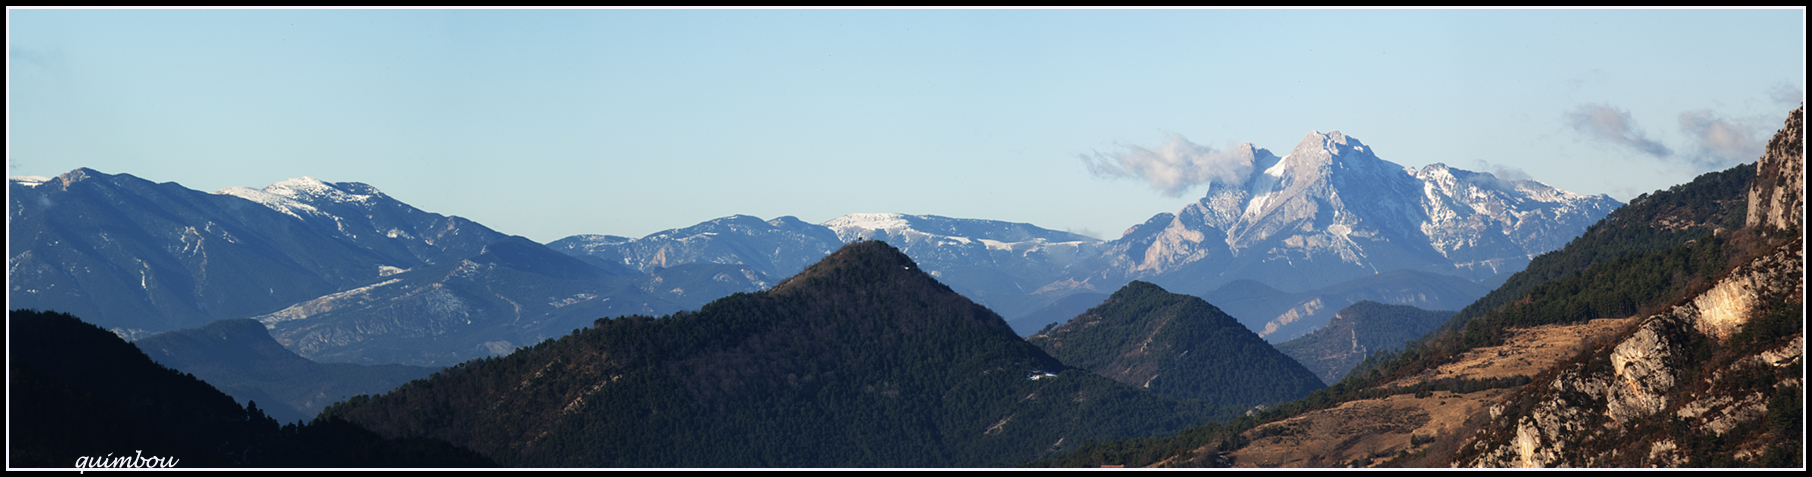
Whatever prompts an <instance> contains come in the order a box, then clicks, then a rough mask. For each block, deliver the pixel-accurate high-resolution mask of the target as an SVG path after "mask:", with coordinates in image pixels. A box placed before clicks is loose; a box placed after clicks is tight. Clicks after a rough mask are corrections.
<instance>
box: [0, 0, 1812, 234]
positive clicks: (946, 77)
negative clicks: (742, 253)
mask: <svg viewBox="0 0 1812 477" xmlns="http://www.w3.org/2000/svg"><path fill="white" fill-rule="evenodd" d="M7 43H8V45H7V58H8V59H7V86H8V91H7V174H8V175H40V176H55V175H57V174H61V173H64V172H67V171H69V170H71V169H75V168H77V167H91V168H94V169H97V170H100V171H102V172H107V173H129V174H132V175H135V176H138V177H142V178H145V179H149V180H153V181H157V182H169V181H174V182H177V183H181V184H183V185H184V186H187V187H190V188H194V189H200V190H206V191H214V190H219V189H223V188H226V187H230V186H250V187H263V186H265V185H268V184H270V183H272V182H276V181H279V180H283V179H286V178H290V177H298V176H313V177H316V178H319V179H322V180H327V181H357V182H365V183H368V184H371V185H373V186H376V187H378V188H379V189H381V190H383V191H385V192H386V193H388V194H390V195H391V196H394V197H396V198H398V199H401V200H403V201H405V202H408V203H410V204H413V205H415V206H417V207H421V208H423V209H425V210H429V211H433V212H438V213H443V214H452V215H460V216H464V217H467V218H470V219H473V220H477V221H479V222H481V223H484V224H486V225H489V226H491V227H493V228H496V229H498V230H500V231H503V232H505V233H511V234H520V235H524V236H527V237H529V238H531V239H534V240H537V241H542V242H548V241H552V240H556V239H559V238H561V237H565V236H568V235H572V234H580V233H600V234H614V235H626V236H634V237H639V236H642V235H645V234H648V233H652V232H655V231H659V230H662V229H667V228H674V227H683V226H688V225H691V224H694V223H697V222H700V221H704V220H709V219H712V218H716V217H722V216H726V215H732V214H748V215H755V216H759V217H762V218H774V217H777V216H782V215H792V216H796V217H799V218H800V219H803V220H806V221H809V222H822V221H825V220H828V219H831V218H834V217H837V216H841V215H844V214H848V213H855V212H903V213H912V214H935V215H945V216H952V217H966V218H985V219H997V220H1008V221H1015V222H1029V223H1033V224H1036V225H1039V226H1043V227H1047V228H1053V229H1059V230H1066V229H1067V230H1072V231H1080V232H1087V233H1091V234H1094V235H1096V236H1099V237H1102V238H1109V239H1111V238H1115V237H1118V236H1119V234H1120V232H1121V231H1122V230H1124V229H1125V228H1126V227H1129V226H1132V225H1134V224H1137V223H1140V222H1142V221H1144V220H1145V219H1146V218H1148V217H1150V216H1151V215H1152V214H1156V213H1159V212H1175V211H1176V210H1177V209H1179V208H1180V207H1182V206H1183V205H1185V204H1187V203H1188V202H1190V201H1193V200H1194V199H1196V198H1198V197H1199V196H1200V195H1201V193H1202V191H1203V190H1204V189H1203V188H1201V187H1196V188H1193V189H1189V190H1188V191H1186V192H1185V193H1184V194H1183V195H1182V196H1180V197H1169V196H1166V195H1164V194H1162V193H1160V192H1159V191H1156V190H1154V189H1153V188H1152V187H1150V186H1149V185H1147V183H1146V182H1145V181H1143V180H1139V179H1135V178H1108V177H1098V176H1095V175H1092V174H1091V173H1090V172H1089V169H1088V168H1087V167H1085V165H1084V162H1083V161H1082V159H1081V158H1082V156H1085V155H1088V156H1095V155H1096V154H1103V155H1104V156H1099V157H1108V156H1112V155H1114V154H1116V153H1120V152H1124V151H1127V150H1128V146H1140V147H1147V148H1155V147H1157V146H1158V145H1160V144H1161V143H1163V142H1164V141H1165V140H1166V138H1167V137H1168V135H1169V134H1172V133H1174V134H1180V135H1182V136H1184V137H1187V138H1188V140H1190V141H1192V142H1194V143H1197V144H1200V145H1203V146H1209V147H1213V148H1216V149H1225V148H1228V147H1230V146H1232V145H1234V144H1237V143H1240V142H1252V143H1254V144H1255V145H1257V146H1259V147H1263V148H1267V149H1270V150H1272V151H1273V152H1275V153H1277V154H1279V155H1281V154H1284V153H1286V152H1288V151H1289V149H1290V148H1291V147H1292V146H1294V145H1295V144H1296V143H1297V141H1299V140H1300V139H1301V138H1302V137H1303V136H1304V135H1305V134H1307V133H1308V132H1309V131H1311V130H1320V131H1328V130H1340V131H1342V132H1345V133H1347V134H1348V135H1350V136H1353V137H1356V138H1359V139H1360V140H1362V141H1365V142H1366V143H1367V144H1369V145H1371V146H1372V147H1373V150H1374V151H1375V152H1376V153H1377V154H1378V156H1379V157H1382V158H1384V159H1386V160H1390V161H1392V162H1396V163H1398V164H1401V165H1404V166H1411V167H1421V166H1424V165H1427V164H1430V163H1434V162H1445V163H1447V164H1449V165H1452V166H1454V167H1459V168H1464V169H1471V170H1485V171H1490V170H1494V169H1496V170H1502V171H1509V172H1513V173H1514V172H1516V171H1520V172H1522V173H1526V174H1527V175H1528V176H1530V177H1532V178H1534V179H1536V180H1540V181H1543V182H1546V183H1548V184H1550V185H1554V186H1556V187H1560V188H1563V189H1567V190H1571V191H1574V192H1580V193H1588V194H1597V193H1608V194H1610V195H1611V196H1613V197H1615V198H1617V199H1619V200H1625V201H1627V200H1628V199H1629V198H1631V197H1633V196H1635V195H1636V194H1639V193H1642V192H1647V191H1651V190H1654V189H1658V188H1664V187H1667V186H1670V185H1673V184H1677V183H1680V182H1684V181H1687V180H1689V179H1691V178H1692V177H1693V176H1694V175H1697V174H1699V173H1702V172H1705V171H1707V170H1712V169H1722V168H1724V167H1728V166H1729V165H1733V164H1735V163H1737V162H1746V161H1753V160H1754V157H1753V156H1748V157H1742V156H1745V155H1748V154H1751V153H1752V152H1754V151H1757V150H1759V149H1758V148H1759V146H1760V144H1761V143H1762V142H1764V141H1766V139H1767V138H1768V137H1769V136H1770V135H1772V134H1773V132H1774V131H1775V129H1777V128H1779V127H1780V124H1781V121H1782V119H1783V118H1784V117H1785V114H1786V112H1787V111H1788V110H1790V109H1792V108H1793V107H1795V106H1796V105H1797V104H1798V103H1799V102H1800V101H1803V97H1804V93H1803V91H1804V89H1805V68H1806V64H1805V48H1804V45H1805V11H1804V10H1803V9H1792V10H1639V11H1630V10H1562V11H1529V10H1522V11H1490V10H1445V11H1420V10H1331V11H1319V10H1308V11H1301V10H1283V11H1277V10H1263V11H1260V10H1190V11H1175V10H1142V11H1118V10H1056V11H1021V10H1011V11H975V10H964V11H893V10H844V11H802V10H767V11H748V10H736V11H642V10H637V11H621V10H586V11H570V10H534V11H510V10H455V11H438V10H352V11H345V10H308V11H291V10H249V11H248V10H201V11H197V10H125V11H117V10H16V9H11V10H8V17H7Z"/></svg>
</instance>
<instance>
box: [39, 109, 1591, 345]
mask: <svg viewBox="0 0 1812 477" xmlns="http://www.w3.org/2000/svg"><path fill="white" fill-rule="evenodd" d="M1239 151H1240V152H1241V154H1242V157H1244V158H1245V162H1244V163H1242V164H1241V165H1239V167H1236V168H1235V169H1236V170H1237V171H1244V175H1243V176H1242V178H1241V179H1239V180H1228V181H1222V182H1215V183H1212V184H1210V185H1209V190H1208V193H1207V195H1206V196H1205V197H1204V198H1202V199H1201V200H1200V201H1198V202H1196V203H1193V204H1190V205H1189V206H1187V207H1185V208H1183V210H1181V211H1179V212H1178V213H1175V214H1169V213H1164V214H1158V215H1156V216H1154V217H1153V218H1152V219H1151V220H1148V221H1147V222H1146V223H1144V224H1141V225H1137V226H1134V227H1132V228H1130V229H1128V230H1127V232H1126V233H1125V234H1124V235H1123V236H1122V237H1120V238H1119V239H1116V240H1113V241H1102V240H1098V239H1094V238H1091V237H1087V236H1082V235H1078V234H1073V233H1068V232H1060V231H1054V230H1049V229H1044V228H1040V227H1037V226H1033V225H1030V224H1023V223H1013V222H1004V221H995V220H978V219H957V218H949V217H941V216H933V215H906V214H852V215H848V216H844V217H839V218H835V219H832V220H830V221H827V222H825V223H823V224H810V223H806V222H803V221H800V220H798V219H795V218H792V217H781V218H777V219H773V220H766V221H764V220H761V219H758V218H754V217H749V216H730V217H725V218H722V219H716V220H711V221H707V222H704V223H700V224H697V225H694V226H691V227H685V228H679V229H672V230H667V231H662V232H657V233H655V234H650V235H649V236H646V237H642V238H633V239H632V238H626V237H615V236H603V235H578V236H572V237H567V238H564V239H561V240H557V241H554V242H552V243H550V244H548V245H547V246H545V247H542V246H540V245H539V244H534V243H533V242H530V241H528V240H525V239H521V238H511V237H510V236H508V235H506V234H503V233H501V232H497V231H494V230H491V229H489V228H486V227H484V226H483V225H480V224H477V223H473V222H471V221H469V220H465V219H462V218H459V217H452V216H443V215H439V214H434V213H429V212H425V211H421V210H419V209H416V208H414V207H411V206H409V205H407V204H405V203H403V202H401V201H398V200H396V199H394V198H391V197H390V196H388V195H385V194H384V193H383V192H381V191H379V190H378V189H376V188H375V187H372V186H370V185H366V184H361V183H356V182H333V183H329V182H322V181H319V180H315V179H312V178H306V177H305V178H299V179H291V180H287V181H282V182H279V183H276V184H272V185H270V186H268V187H265V188H263V189H251V188H245V187H234V188H228V189H225V190H221V191H217V192H214V193H205V192H199V191H194V190H190V189H187V188H184V187H182V186H181V185H179V184H175V183H162V184H158V183H152V182H150V181H145V180H143V179H139V178H136V177H133V176H130V175H126V174H117V175H110V174H104V173H100V172H98V171H93V170H90V169H78V170H76V171H71V172H70V173H67V174H63V175H61V176H58V177H56V178H42V177H15V178H11V179H10V180H9V181H8V188H9V195H8V197H9V203H10V205H11V207H10V209H9V212H10V214H9V215H10V216H9V219H10V220H9V228H8V232H9V240H10V242H11V245H12V247H11V248H10V249H9V268H8V296H9V299H10V300H11V302H12V306H14V307H18V308H37V309H54V310H66V311H69V312H71V313H75V314H78V315H80V316H83V317H85V319H90V320H94V322H95V323H97V324H100V325H102V326H103V327H106V328H108V329H111V330H114V331H115V332H118V333H121V334H122V335H123V336H128V337H142V336H146V335H148V334H151V333H156V332H162V331H169V330H175V329H182V328H192V327H197V326H201V325H203V324H206V323H209V322H212V321H216V320H220V319H234V318H255V319H257V320H259V321H260V322H263V323H265V325H266V326H267V327H270V328H271V329H272V330H273V333H274V334H275V336H276V338H277V339H278V341H279V342H280V343H282V344H283V345H284V346H285V347H288V348H290V349H292V350H295V351H297V352H298V353H300V354H302V355H303V356H305V357H309V358H311V359H318V360H325V361H343V362H358V363H365V364H381V363H404V364H412V365H424V366H446V365H451V364H454V363H458V362H461V361H463V360H466V359H470V358H473V357H479V356H494V355H498V354H503V353H507V352H509V351H510V350H511V349H514V348H515V347H519V346H522V345H525V344H528V343H533V342H537V341H540V340H542V339H545V338H549V337H554V336H560V335H562V334H565V333H566V332H568V331H571V330H572V329H573V328H577V327H582V326H585V324H586V323H589V320H590V319H592V318H596V317H598V316H614V315H620V314H628V313H643V314H661V313H668V312H672V311H676V310H683V309H694V308H696V307H698V306H701V305H703V304H705V303H707V302H709V301H711V300H713V299H716V298H718V297H722V296H725V295H729V294H732V293H737V292H753V291H759V290H763V289H766V288H769V287H771V286H773V284H775V283H777V282H778V279H779V277H786V276H789V275H790V274H792V273H796V272H798V271H799V270H802V269H803V268H804V267H805V266H806V265H807V264H810V263H813V262H814V261H815V260H817V259H819V258H822V257H823V256H825V254H827V253H829V252H830V251H831V250H835V249H836V248H837V247H839V246H841V244H843V243H847V242H850V241H853V240H856V239H858V238H870V239H877V240H885V241H887V242H889V243H891V244H896V245H897V246H899V247H900V249H901V250H903V251H904V252H905V253H907V254H908V255H909V256H912V257H914V258H915V260H917V261H918V262H919V263H922V264H923V266H924V267H925V269H926V270H927V271H928V272H929V273H931V274H932V276H934V277H937V279H938V280H940V281H942V282H944V283H946V284H948V285H949V286H951V287H952V288H953V289H955V290H956V291H958V292H959V293H962V294H963V295H965V296H968V297H970V298H971V299H974V300H976V301H977V302H979V303H981V304H983V305H986V306H989V307H990V308H992V309H995V310H997V311H998V312H999V313H1001V314H1002V315H1003V316H1006V317H1008V318H1009V319H1010V321H1011V322H1013V323H1015V326H1016V329H1017V330H1018V331H1019V332H1020V333H1021V334H1022V335H1025V334H1031V333H1032V332H1034V331H1036V330H1037V329H1038V328H1039V327H1042V326H1043V325H1045V324H1048V323H1051V322H1058V321H1063V320H1065V319H1067V316H1062V315H1058V316H1056V317H1054V318H1038V319H1034V320H1030V321H1021V320H1017V319H1018V318H1024V317H1027V316H1030V315H1032V314H1033V313H1035V312H1038V311H1039V310H1041V309H1043V308H1045V307H1047V306H1051V305H1052V304H1055V303H1058V302H1060V301H1063V300H1064V299H1065V297H1068V296H1070V295H1074V294H1079V293H1094V294H1103V295H1104V294H1106V293H1107V292H1110V291H1112V290H1116V289H1118V288H1120V287H1122V286H1124V285H1125V284H1126V283H1129V282H1130V281H1132V280H1142V281H1148V282H1150V283H1154V284H1158V285H1160V286H1163V287H1165V288H1167V289H1173V290H1179V291H1182V292H1185V293H1193V294H1197V295H1198V296H1204V297H1209V298H1211V301H1213V302H1215V303H1221V302H1220V301H1219V300H1220V298H1219V297H1216V296H1215V295H1214V292H1215V290H1218V289H1220V288H1222V287H1226V286H1233V285H1235V284H1236V282H1238V283H1243V285H1238V286H1240V287H1245V288H1269V289H1272V290H1274V291H1277V292H1279V293H1270V294H1272V295H1278V296H1280V297H1284V298H1285V300H1284V301H1288V302H1290V303H1289V305H1290V306H1288V307H1283V308H1279V307H1278V306H1273V305H1274V304H1271V303H1267V304H1266V305H1264V306H1239V305H1237V304H1232V303H1229V304H1225V305H1223V308H1224V309H1226V310H1228V312H1229V313H1230V314H1232V315H1233V316H1234V317H1236V318H1238V319H1239V320H1240V321H1241V322H1242V323H1245V324H1246V325H1247V326H1248V327H1250V328H1252V329H1253V330H1254V331H1257V332H1259V333H1260V334H1261V336H1264V337H1265V338H1266V339H1267V340H1271V341H1273V342H1281V341H1282V340H1287V339H1289V338H1292V337H1295V336H1300V335H1301V334H1303V333H1306V332H1308V331H1310V330H1312V329H1315V328H1316V327H1318V326H1320V325H1321V324H1322V323H1325V322H1326V320H1327V319H1328V318H1330V317H1331V315H1332V312H1333V311H1334V310H1338V309H1339V308H1341V307H1342V306H1344V305H1345V304H1350V303H1352V302H1355V301H1358V300H1363V299H1369V300H1375V301H1380V302H1386V303H1400V304H1414V305H1417V306H1424V307H1434V308H1443V307H1444V308H1455V307H1457V306H1458V305H1456V304H1457V303H1464V302H1466V301H1468V300H1470V299H1471V298H1474V295H1477V294H1479V293H1482V292H1481V291H1480V290H1482V289H1483V288H1484V286H1481V285H1478V283H1480V282H1483V283H1491V282H1492V281H1493V280H1499V279H1501V277H1502V276H1503V275H1504V273H1505V272H1512V271H1515V270H1518V269H1520V268H1521V267H1522V266H1524V264H1526V263H1527V261H1528V258H1529V257H1531V256H1534V255H1535V254H1538V253H1541V252H1543V251H1546V250H1548V249H1551V248H1552V247H1557V246H1559V245H1560V244H1562V243H1565V241H1566V240H1567V239H1569V238H1571V237H1572V236H1574V235H1576V234H1577V233H1579V231H1581V230H1583V229H1584V227H1585V225H1586V224H1589V223H1590V222H1592V221H1593V220H1596V219H1597V217H1600V216H1602V215H1603V214H1605V213H1606V212H1608V211H1609V210H1610V209H1611V208H1612V207H1614V206H1616V201H1614V200H1611V199H1610V198H1608V197H1605V196H1582V195H1578V194H1572V193H1568V192H1565V191H1560V190H1556V189H1553V188H1550V187H1547V186H1545V185H1542V184H1540V183H1538V182H1534V181H1526V180H1524V181H1513V180H1503V179H1498V178H1496V177H1495V176H1492V175H1491V174H1486V173H1475V172H1468V171H1463V170H1460V169H1455V168H1451V167H1448V166H1445V165H1441V164H1435V165H1431V166H1428V167H1424V168H1421V169H1413V168H1404V167H1400V166H1397V165H1395V164H1393V163H1390V162H1388V161H1384V160H1382V159H1379V158H1378V157H1377V156H1376V155H1375V154H1374V152H1373V149H1372V148H1371V147H1370V146H1367V145H1365V144H1364V143H1362V142H1360V141H1359V140H1357V139H1355V138H1352V137H1350V136H1346V135H1344V134H1341V133H1339V132H1330V133H1326V134H1322V133H1311V134H1309V135H1308V136H1306V137H1305V138H1304V140H1303V141H1302V142H1301V143H1300V144H1298V145H1297V146H1296V147H1295V148H1294V149H1293V150H1292V151H1291V152H1290V153H1289V154H1286V155H1284V156H1282V157H1278V156H1275V155H1273V154H1271V153H1270V152H1269V151H1267V150H1265V149H1261V148H1256V147H1252V146H1250V145H1246V146H1242V147H1241V148H1240V149H1239ZM541 249H551V250H555V251H558V252H561V253H563V254H565V255H567V256H569V257H571V258H572V259H573V260H563V259H560V258H559V257H555V256H552V255H550V254H546V253H542V252H541V251H540V250H541ZM1405 274H1409V275H1405ZM1412 276H1413V277H1414V279H1413V280H1405V279H1406V278H1409V277H1412ZM1329 287H1333V288H1334V289H1340V290H1346V291H1333V290H1332V289H1330V288H1329ZM259 288H263V290H259ZM1358 289H1366V290H1373V291H1370V292H1364V293H1358V294H1354V293H1353V292H1352V290H1358ZM1386 289H1388V291H1387V290H1386ZM1267 293H1268V292H1267ZM1072 301H1074V300H1072ZM1279 303H1281V302H1279ZM1044 320H1048V321H1044ZM1038 321H1043V322H1038Z"/></svg>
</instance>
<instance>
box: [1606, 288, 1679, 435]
mask: <svg viewBox="0 0 1812 477" xmlns="http://www.w3.org/2000/svg"><path fill="white" fill-rule="evenodd" d="M1692 316H1693V313H1692V310H1690V309H1687V308H1686V307H1675V308H1674V309H1673V310H1672V311H1670V312H1668V313H1663V314H1660V315H1655V316H1653V317H1650V318H1649V319H1648V321H1645V322H1643V323H1642V327H1641V328H1637V329H1636V333H1635V334H1633V335H1631V336H1630V337H1629V339H1625V340H1623V342H1622V343H1618V344H1617V348H1616V349H1615V350H1613V351H1611V369H1612V375H1611V376H1610V377H1609V378H1610V379H1609V381H1610V382H1611V385H1610V386H1609V388H1608V389H1607V391H1609V392H1608V393H1606V396H1605V397H1606V399H1605V401H1606V402H1605V405H1606V406H1605V407H1606V409H1605V414H1606V415H1607V416H1609V417H1610V418H1611V420H1613V421H1616V422H1617V423H1618V424H1624V423H1628V422H1630V421H1633V420H1636V419H1640V418H1643V417H1648V415H1650V414H1654V413H1656V412H1660V411H1661V409H1663V408H1666V407H1667V391H1668V390H1669V389H1672V388H1673V387H1674V368H1675V367H1676V366H1677V365H1678V364H1679V363H1678V358H1677V356H1678V355H1679V354H1680V351H1681V350H1680V345H1679V343H1677V342H1675V341H1674V340H1672V339H1670V338H1669V337H1670V336H1672V335H1676V334H1677V333H1678V332H1679V329H1680V328H1682V324H1683V323H1684V322H1686V321H1688V320H1690V319H1691V318H1692Z"/></svg>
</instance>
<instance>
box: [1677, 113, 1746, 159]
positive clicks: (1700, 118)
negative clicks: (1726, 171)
mask: <svg viewBox="0 0 1812 477" xmlns="http://www.w3.org/2000/svg"><path fill="white" fill-rule="evenodd" d="M1680 131H1681V132H1684V133H1686V135H1687V137H1689V138H1691V139H1692V141H1693V142H1694V143H1695V145H1696V146H1697V148H1696V149H1697V150H1696V151H1694V153H1693V154H1691V155H1689V156H1688V159H1689V160H1691V161H1693V162H1695V163H1697V164H1698V165H1700V166H1703V167H1705V168H1717V167H1722V166H1726V165H1729V164H1735V163H1739V162H1747V161H1753V160H1755V158H1757V157H1760V156H1761V155H1762V147H1763V146H1764V145H1765V143H1764V140H1763V139H1761V138H1759V137H1758V136H1760V135H1759V134H1758V133H1759V132H1762V131H1761V130H1759V129H1758V128H1756V127H1754V126H1752V125H1749V124H1745V123H1744V122H1739V121H1731V120H1728V119H1725V118H1724V117H1722V116H1719V115H1718V114H1717V113H1713V112H1712V111H1711V110H1709V109H1701V110H1698V111H1687V112H1684V113H1680Z"/></svg>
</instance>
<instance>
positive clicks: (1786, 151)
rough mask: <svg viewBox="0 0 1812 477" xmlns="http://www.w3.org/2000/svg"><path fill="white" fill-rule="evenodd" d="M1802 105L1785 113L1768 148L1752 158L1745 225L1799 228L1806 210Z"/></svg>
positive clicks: (1804, 123)
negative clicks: (1753, 172) (1751, 184)
mask: <svg viewBox="0 0 1812 477" xmlns="http://www.w3.org/2000/svg"><path fill="white" fill-rule="evenodd" d="M1805 116H1806V108H1805V106H1804V105H1801V106H1800V108H1799V109H1795V110H1793V112H1792V113H1789V114H1788V115H1787V124H1786V125H1785V126H1783V127H1782V128H1781V130H1780V131H1778V132H1776V133H1775V134H1774V139H1773V140H1770V141H1768V151H1767V152H1766V153H1764V154H1762V158H1761V160H1759V161H1757V162H1756V176H1757V177H1758V178H1762V177H1770V178H1772V179H1773V180H1771V181H1760V180H1758V181H1756V185H1755V187H1754V188H1752V189H1750V191H1749V225H1750V226H1752V227H1753V226H1757V225H1765V226H1768V227H1774V228H1777V229H1780V230H1788V231H1796V230H1800V226H1801V224H1802V223H1803V222H1802V221H1803V220H1804V217H1805V214H1806V157H1805V151H1806V143H1805V132H1806V122H1805Z"/></svg>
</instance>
